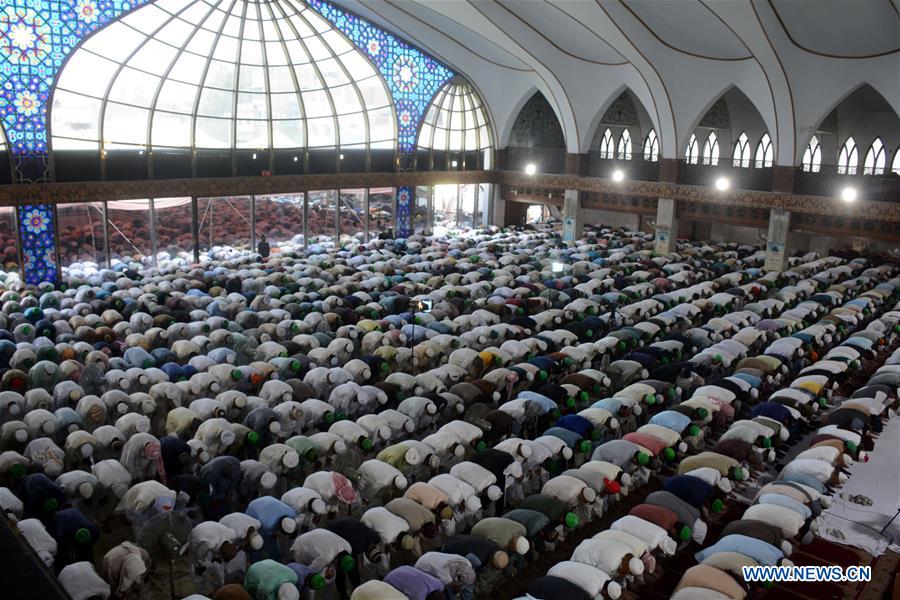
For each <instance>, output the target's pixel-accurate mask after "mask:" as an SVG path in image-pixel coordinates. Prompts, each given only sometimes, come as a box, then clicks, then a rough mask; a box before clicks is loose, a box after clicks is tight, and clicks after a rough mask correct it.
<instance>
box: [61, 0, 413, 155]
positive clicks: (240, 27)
mask: <svg viewBox="0 0 900 600" xmlns="http://www.w3.org/2000/svg"><path fill="white" fill-rule="evenodd" d="M51 134H52V144H53V148H54V150H84V149H100V150H102V151H105V150H106V149H109V148H113V149H116V148H123V149H125V148H132V149H134V148H144V147H147V148H150V149H152V148H199V149H255V148H276V149H277V148H342V149H343V148H363V149H364V148H385V149H390V148H394V147H395V146H396V140H397V124H396V120H395V117H394V110H393V106H392V101H391V95H390V91H389V90H388V87H387V86H386V85H385V81H384V79H383V78H382V75H381V74H380V73H379V72H378V71H377V70H376V69H375V67H374V66H373V64H372V62H371V61H370V60H369V58H368V57H367V56H366V55H365V54H364V53H363V52H362V51H361V49H360V48H358V47H357V46H356V45H355V44H354V43H352V42H350V41H349V40H348V39H347V38H346V37H345V34H344V33H343V32H341V31H340V30H338V29H336V28H335V26H334V25H332V24H331V23H330V22H329V21H328V20H326V19H325V18H324V17H323V16H322V15H321V14H320V13H319V12H318V11H317V10H316V9H315V8H313V7H310V6H308V5H307V4H306V3H305V2H301V1H299V0H268V1H250V0H191V1H185V0H156V1H155V2H152V3H149V4H147V5H146V6H143V7H141V8H138V9H136V10H134V11H132V12H130V13H128V14H126V15H125V16H124V17H122V18H121V19H119V20H118V21H116V22H114V23H112V24H110V25H109V26H107V27H106V28H104V29H102V30H101V31H99V32H97V33H96V34H95V35H93V36H91V37H90V38H88V39H87V40H85V42H84V43H83V44H82V45H81V46H80V47H79V48H78V49H77V50H76V51H75V52H74V53H73V54H72V56H71V58H70V59H69V61H68V63H67V64H66V66H65V67H64V69H63V71H62V73H61V74H60V77H59V79H58V82H57V86H56V89H55V92H54V95H53V104H52V111H51Z"/></svg>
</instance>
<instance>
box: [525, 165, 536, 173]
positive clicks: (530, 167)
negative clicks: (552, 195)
mask: <svg viewBox="0 0 900 600" xmlns="http://www.w3.org/2000/svg"><path fill="white" fill-rule="evenodd" d="M535 173H537V165H535V164H534V163H528V164H527V165H525V174H526V175H534V174H535Z"/></svg>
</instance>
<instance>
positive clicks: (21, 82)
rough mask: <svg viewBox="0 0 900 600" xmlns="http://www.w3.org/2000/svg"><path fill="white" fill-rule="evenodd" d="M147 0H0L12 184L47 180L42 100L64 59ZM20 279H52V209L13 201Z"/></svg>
mask: <svg viewBox="0 0 900 600" xmlns="http://www.w3.org/2000/svg"><path fill="white" fill-rule="evenodd" d="M147 1H148V0H103V1H102V2H101V1H85V2H73V1H72V0H43V1H41V2H36V1H34V0H4V2H3V4H2V5H0V123H2V125H3V128H4V132H5V134H6V139H7V141H8V142H9V149H10V152H11V153H12V155H13V162H14V164H15V177H16V183H20V184H27V183H43V182H46V181H49V180H50V172H49V160H48V148H47V115H48V106H47V103H48V101H49V99H50V93H51V86H52V85H53V81H54V80H55V79H56V76H57V74H58V73H59V70H60V69H61V68H62V65H63V63H64V62H65V60H66V58H67V57H68V56H69V54H70V53H71V52H72V50H74V49H75V47H76V46H78V44H79V43H81V40H83V39H84V38H85V37H86V36H88V35H89V34H90V33H92V32H94V31H95V30H97V29H98V28H100V27H102V26H103V25H105V24H106V23H108V22H109V21H111V20H113V19H115V18H117V17H118V16H120V15H121V14H123V13H125V12H127V11H129V10H131V9H133V8H135V7H137V6H140V5H142V4H145V3H146V2H147ZM16 216H17V219H18V227H17V229H18V232H19V243H20V246H21V251H22V259H23V263H22V279H23V280H24V281H25V283H28V284H39V283H43V282H49V283H56V281H57V277H58V263H57V256H56V251H55V247H56V234H55V230H56V224H55V220H56V207H55V206H54V205H52V204H39V203H35V204H28V205H23V206H19V207H18V210H17V211H16Z"/></svg>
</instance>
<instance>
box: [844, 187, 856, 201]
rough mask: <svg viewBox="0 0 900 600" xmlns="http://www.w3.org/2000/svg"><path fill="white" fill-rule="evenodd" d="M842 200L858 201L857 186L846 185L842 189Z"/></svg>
mask: <svg viewBox="0 0 900 600" xmlns="http://www.w3.org/2000/svg"><path fill="white" fill-rule="evenodd" d="M841 200H843V201H844V202H848V203H849V202H856V188H853V187H849V186H848V187H845V188H844V189H842V190H841Z"/></svg>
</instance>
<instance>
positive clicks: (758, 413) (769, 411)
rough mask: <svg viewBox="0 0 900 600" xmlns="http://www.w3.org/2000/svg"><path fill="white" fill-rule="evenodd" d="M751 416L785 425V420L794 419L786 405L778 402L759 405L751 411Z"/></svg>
mask: <svg viewBox="0 0 900 600" xmlns="http://www.w3.org/2000/svg"><path fill="white" fill-rule="evenodd" d="M750 416H751V417H753V418H756V417H769V418H770V419H773V420H775V421H778V422H779V423H784V422H785V420H792V419H793V417H792V416H791V411H789V410H788V409H787V407H786V406H785V405H784V404H779V403H778V402H763V403H762V404H757V405H756V406H754V407H753V408H752V409H751V410H750Z"/></svg>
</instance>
